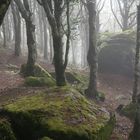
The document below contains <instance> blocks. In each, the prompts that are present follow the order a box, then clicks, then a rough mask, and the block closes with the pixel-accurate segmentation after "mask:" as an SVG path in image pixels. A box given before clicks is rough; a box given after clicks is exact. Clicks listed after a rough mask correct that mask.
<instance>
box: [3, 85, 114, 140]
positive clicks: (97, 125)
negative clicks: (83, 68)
mask: <svg viewBox="0 0 140 140" xmlns="http://www.w3.org/2000/svg"><path fill="white" fill-rule="evenodd" d="M48 92H49V93H48ZM48 92H47V93H39V94H37V95H34V96H31V97H24V98H22V99H19V100H18V101H16V102H14V103H12V104H9V105H6V106H5V107H4V110H5V112H6V114H7V116H8V117H9V118H10V120H11V124H12V126H13V130H14V132H15V133H16V136H17V138H18V139H20V140H27V139H30V140H37V139H40V138H43V137H45V136H47V137H49V138H52V139H54V140H107V139H108V138H109V136H110V133H111V131H112V129H113V126H114V121H113V123H112V119H110V116H109V114H108V113H107V112H106V111H104V109H101V108H100V107H99V106H97V105H96V104H94V103H90V102H89V101H88V100H86V98H84V96H82V95H81V94H79V93H78V92H77V91H76V90H74V89H68V87H64V88H61V89H59V88H52V89H50V91H48ZM99 138H102V139H99Z"/></svg>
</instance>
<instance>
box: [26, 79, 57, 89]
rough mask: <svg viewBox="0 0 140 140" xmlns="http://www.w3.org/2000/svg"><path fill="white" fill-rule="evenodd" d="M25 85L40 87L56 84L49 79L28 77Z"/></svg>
mask: <svg viewBox="0 0 140 140" xmlns="http://www.w3.org/2000/svg"><path fill="white" fill-rule="evenodd" d="M25 85H27V86H32V87H40V86H54V85H55V82H54V81H53V80H52V79H51V78H49V77H32V76H30V77H27V78H26V79H25Z"/></svg>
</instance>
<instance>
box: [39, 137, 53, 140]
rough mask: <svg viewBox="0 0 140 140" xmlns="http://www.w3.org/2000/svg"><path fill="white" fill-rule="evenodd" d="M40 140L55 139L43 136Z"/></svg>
mask: <svg viewBox="0 0 140 140" xmlns="http://www.w3.org/2000/svg"><path fill="white" fill-rule="evenodd" d="M40 140H53V139H50V138H49V137H43V138H41V139H40Z"/></svg>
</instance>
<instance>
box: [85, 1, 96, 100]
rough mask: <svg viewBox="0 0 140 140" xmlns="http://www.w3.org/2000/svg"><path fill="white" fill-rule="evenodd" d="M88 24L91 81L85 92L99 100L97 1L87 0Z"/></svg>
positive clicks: (88, 56)
mask: <svg viewBox="0 0 140 140" xmlns="http://www.w3.org/2000/svg"><path fill="white" fill-rule="evenodd" d="M87 10H88V15H89V17H88V22H89V50H88V55H87V61H88V64H89V67H90V79H89V85H88V89H87V90H86V91H85V92H86V95H87V97H89V98H92V99H96V98H98V92H97V69H98V66H97V48H96V1H95V0H94V1H91V0H90V1H89V0H87Z"/></svg>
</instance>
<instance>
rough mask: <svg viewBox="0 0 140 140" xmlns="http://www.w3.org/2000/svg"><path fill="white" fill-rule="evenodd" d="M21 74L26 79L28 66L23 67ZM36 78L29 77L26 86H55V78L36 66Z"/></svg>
mask: <svg viewBox="0 0 140 140" xmlns="http://www.w3.org/2000/svg"><path fill="white" fill-rule="evenodd" d="M20 73H21V74H22V75H23V76H25V77H26V64H23V65H22V66H21V70H20ZM34 73H35V75H34V77H33V76H29V77H26V79H25V85H27V86H33V87H36V86H54V85H55V80H54V78H53V77H52V76H51V75H50V74H49V72H47V71H46V70H45V69H44V68H42V67H41V66H40V65H38V64H36V65H35V68H34Z"/></svg>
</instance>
